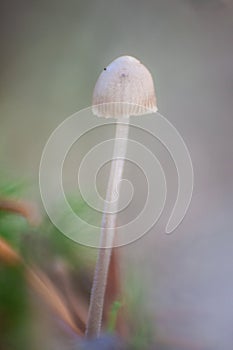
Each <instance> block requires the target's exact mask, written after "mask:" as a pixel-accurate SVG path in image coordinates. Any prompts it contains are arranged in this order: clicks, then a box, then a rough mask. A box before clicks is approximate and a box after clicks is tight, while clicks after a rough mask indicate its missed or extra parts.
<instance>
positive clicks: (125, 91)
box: [86, 56, 157, 337]
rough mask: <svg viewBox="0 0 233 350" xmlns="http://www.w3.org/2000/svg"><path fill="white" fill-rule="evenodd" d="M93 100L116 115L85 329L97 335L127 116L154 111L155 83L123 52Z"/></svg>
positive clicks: (102, 112) (103, 113) (97, 110)
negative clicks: (110, 210)
mask: <svg viewBox="0 0 233 350" xmlns="http://www.w3.org/2000/svg"><path fill="white" fill-rule="evenodd" d="M92 103H93V106H92V111H93V113H94V114H95V115H97V116H98V117H106V118H116V119H117V125H116V134H115V143H114V151H113V158H112V160H113V162H112V165H111V171H110V176H109V182H108V187H107V194H106V202H105V209H104V213H103V219H102V225H101V241H100V247H101V249H100V250H99V255H98V259H97V263H96V269H95V274H94V282H93V287H92V292H91V300H90V308H89V315H88V322H87V329H86V336H87V337H98V336H99V333H100V330H101V321H102V313H103V304H104V294H105V289H106V283H107V276H108V269H109V262H110V257H111V247H112V246H113V240H114V234H113V230H112V228H114V227H115V226H116V217H117V214H108V212H109V210H108V209H109V203H113V202H114V204H115V206H114V211H115V212H117V208H118V200H116V193H118V191H119V184H120V181H121V180H122V174H123V169H124V158H125V154H126V149H127V139H128V129H129V126H128V125H129V124H128V123H129V117H130V116H136V115H142V114H147V113H152V112H156V111H157V106H156V97H155V91H154V84H153V79H152V77H151V74H150V72H149V71H148V70H147V68H146V67H145V66H144V65H143V64H142V63H141V62H140V61H138V60H137V59H136V58H134V57H131V56H122V57H119V58H117V59H115V60H114V61H113V62H112V63H110V64H109V65H108V66H107V67H106V68H104V70H103V72H102V73H101V74H100V76H99V78H98V80H97V83H96V86H95V89H94V93H93V101H92ZM117 190H118V191H117ZM111 208H112V206H111ZM106 247H109V248H106Z"/></svg>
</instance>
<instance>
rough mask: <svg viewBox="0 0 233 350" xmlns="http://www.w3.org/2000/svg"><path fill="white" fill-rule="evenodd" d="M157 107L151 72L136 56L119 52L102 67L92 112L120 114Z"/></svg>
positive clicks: (111, 114) (134, 112)
mask: <svg viewBox="0 0 233 350" xmlns="http://www.w3.org/2000/svg"><path fill="white" fill-rule="evenodd" d="M157 110H158V109H157V105H156V96H155V89H154V83H153V79H152V76H151V74H150V72H149V71H148V69H147V68H146V67H145V66H144V65H143V64H142V63H141V62H140V61H139V60H137V59H136V58H134V57H131V56H121V57H118V58H116V59H115V60H114V61H113V62H111V63H110V64H109V65H108V66H107V67H106V68H104V70H103V72H102V73H101V74H100V76H99V78H98V80H97V82H96V85H95V88H94V93H93V100H92V111H93V113H94V114H95V115H97V116H98V117H106V118H109V117H111V118H123V117H129V116H133V115H142V114H147V113H152V112H156V111H157Z"/></svg>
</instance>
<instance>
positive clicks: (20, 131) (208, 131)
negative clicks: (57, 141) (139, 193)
mask: <svg viewBox="0 0 233 350" xmlns="http://www.w3.org/2000/svg"><path fill="white" fill-rule="evenodd" d="M0 7H1V9H0V14H1V21H0V27H1V34H0V35H1V38H0V40H1V55H0V63H1V64H0V74H1V79H0V126H1V127H0V147H1V148H0V157H1V164H0V165H1V174H3V175H2V176H5V177H8V178H11V177H12V179H18V178H20V179H23V180H25V181H26V182H28V183H29V184H30V186H29V187H30V189H29V190H28V192H27V198H30V199H31V200H36V201H38V203H39V206H41V208H42V204H41V202H40V195H39V186H38V167H39V162H40V157H41V153H42V151H43V147H44V145H45V143H46V141H47V139H48V137H49V136H50V134H51V132H52V131H53V130H54V129H55V128H56V127H57V126H58V125H59V124H60V123H61V122H62V121H63V120H64V119H65V118H66V117H68V116H70V115H71V114H73V113H75V112H77V111H78V110H80V109H82V108H85V107H88V106H90V105H91V97H92V91H93V87H94V85H95V82H96V79H97V77H98V75H99V73H100V72H101V71H102V69H103V68H104V67H105V66H106V65H108V64H109V62H111V61H112V60H113V59H114V58H116V57H118V56H121V55H125V54H127V55H132V56H135V57H137V58H139V59H140V60H141V61H142V62H143V63H144V64H145V65H146V66H147V67H148V68H149V69H150V71H151V73H152V75H153V77H154V80H155V85H156V90H157V99H158V107H159V111H160V113H161V114H163V115H164V116H165V117H166V118H167V119H168V120H169V121H170V122H171V123H172V124H173V125H174V126H175V127H176V128H177V130H178V131H179V132H180V134H181V135H182V137H183V138H184V140H185V142H186V145H187V147H188V149H189V151H190V154H191V158H192V162H193V166H194V174H195V184H194V192H193V198H192V202H191V205H190V208H189V211H188V213H187V215H186V216H185V218H184V220H183V222H182V223H181V225H180V226H179V227H178V228H177V230H176V231H175V233H173V234H172V235H170V236H168V235H165V234H164V227H165V224H166V220H167V218H168V215H169V210H170V207H171V206H169V204H168V205H167V206H166V210H165V213H164V214H163V215H162V217H161V219H160V220H159V222H158V224H157V225H156V226H155V227H154V228H153V229H152V230H151V231H150V232H149V233H148V234H147V235H146V236H144V237H143V238H142V239H140V240H139V241H137V242H135V243H133V244H131V245H128V246H126V247H123V248H121V249H119V253H120V254H121V265H122V266H123V267H122V269H123V270H127V271H131V272H132V273H133V274H136V279H137V280H138V281H139V284H140V285H142V286H143V296H144V299H145V300H146V302H145V305H144V307H145V309H146V310H147V312H148V313H149V314H150V317H151V319H152V328H153V333H154V337H155V346H157V349H161V350H164V349H167V350H170V349H172V350H176V349H177V350H179V349H186V350H189V349H190V350H191V349H201V350H202V349H203V350H207V349H211V350H219V349H223V350H225V349H226V350H227V349H231V348H232V347H233V298H232V291H233V282H232V274H233V254H232V246H233V235H232V233H233V232H232V228H233V222H232V210H233V202H232V197H233V176H232V175H233V161H232V160H233V159H232V149H233V116H232V110H233V64H232V63H233V45H232V36H233V2H232V1H231V0H228V1H227V0H225V1H223V0H222V1H221V0H172V1H171V0H170V1H169V0H154V1H152V0H144V1H137V0H134V1H133V0H128V1H123V0H119V1H115V2H114V1H107V0H96V1H90V0H87V1H85V2H84V1H79V0H76V1H74V0H69V1H60V0H56V1H55V0H47V1H44V0H42V1H40V2H38V1H26V0H22V1H20V2H18V1H14V0H13V1H6V0H2V1H1V5H0ZM161 153H162V151H161ZM160 156H161V154H160ZM162 156H163V154H162ZM164 156H165V154H164ZM160 160H161V159H160ZM161 162H162V160H161ZM166 175H168V176H169V174H166ZM129 177H130V171H129ZM170 181H172V179H171V180H170ZM174 193H175V190H174ZM174 198H175V195H174V196H173V195H172V197H171V203H172V201H173V200H174ZM42 210H43V209H42ZM1 288H2V286H1ZM0 317H1V316H0ZM0 348H1V346H0Z"/></svg>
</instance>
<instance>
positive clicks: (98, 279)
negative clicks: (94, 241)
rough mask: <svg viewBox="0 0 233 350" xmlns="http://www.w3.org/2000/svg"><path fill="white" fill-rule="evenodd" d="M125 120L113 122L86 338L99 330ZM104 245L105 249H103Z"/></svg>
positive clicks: (121, 157) (119, 174)
mask: <svg viewBox="0 0 233 350" xmlns="http://www.w3.org/2000/svg"><path fill="white" fill-rule="evenodd" d="M122 122H123V123H122ZM128 123H129V118H128V117H127V118H124V119H122V120H118V121H117V125H116V134H115V143H114V151H113V162H112V165H111V170H110V176H109V181H108V187H107V194H106V201H105V208H104V212H103V218H102V224H101V236H100V250H99V254H98V258H97V262H96V268H95V274H94V280H93V286H92V291H91V300H90V307H89V314H88V321H87V329H86V337H88V338H90V337H98V336H99V334H100V330H101V322H102V315H103V306H104V296H105V290H106V284H107V277H108V269H109V263H110V257H111V252H112V246H113V241H114V230H113V228H115V227H116V219H117V213H114V214H108V213H107V211H108V210H109V204H110V203H111V202H113V201H114V205H113V209H114V211H117V208H118V202H119V201H118V198H119V193H118V192H119V191H120V181H121V180H122V174H123V169H124V158H125V154H126V150H127V139H128V130H129V125H128ZM117 190H118V191H117ZM117 195H118V196H117ZM116 198H117V199H116ZM111 209H112V206H111ZM106 246H107V247H109V248H103V247H106Z"/></svg>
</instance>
